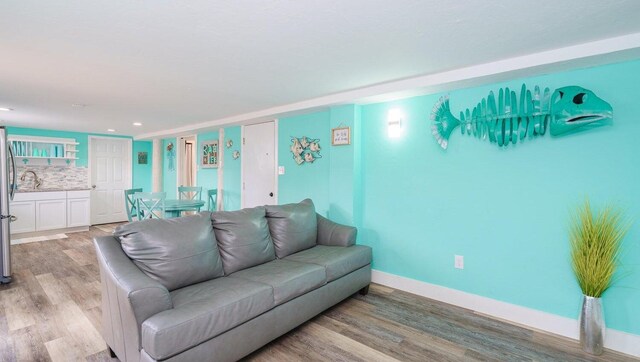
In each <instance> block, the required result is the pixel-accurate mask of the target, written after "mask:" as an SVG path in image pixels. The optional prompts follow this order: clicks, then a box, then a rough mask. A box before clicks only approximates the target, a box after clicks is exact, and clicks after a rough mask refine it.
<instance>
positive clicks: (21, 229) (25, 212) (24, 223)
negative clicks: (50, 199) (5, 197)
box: [9, 201, 36, 234]
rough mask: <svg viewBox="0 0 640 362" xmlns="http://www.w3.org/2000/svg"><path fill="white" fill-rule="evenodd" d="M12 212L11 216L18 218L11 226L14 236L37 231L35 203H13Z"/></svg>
mask: <svg viewBox="0 0 640 362" xmlns="http://www.w3.org/2000/svg"><path fill="white" fill-rule="evenodd" d="M10 210H11V215H13V216H15V217H16V219H15V221H12V222H11V225H10V226H9V227H10V230H11V233H12V234H17V233H28V232H32V231H36V202H35V201H18V202H12V203H11V208H10Z"/></svg>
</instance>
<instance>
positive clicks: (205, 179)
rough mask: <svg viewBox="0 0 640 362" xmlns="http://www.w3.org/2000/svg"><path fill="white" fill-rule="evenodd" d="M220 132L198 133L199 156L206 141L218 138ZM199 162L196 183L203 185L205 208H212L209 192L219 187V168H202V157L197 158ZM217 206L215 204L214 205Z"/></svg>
mask: <svg viewBox="0 0 640 362" xmlns="http://www.w3.org/2000/svg"><path fill="white" fill-rule="evenodd" d="M217 139H218V132H206V133H199V134H198V148H197V151H198V156H200V154H201V153H202V152H201V150H202V146H203V144H204V142H206V141H211V140H217ZM220 147H223V146H220ZM197 162H198V175H197V177H196V185H197V186H201V187H202V199H203V200H205V202H206V204H205V208H208V209H210V206H209V200H208V199H209V196H208V194H207V192H208V191H209V190H213V189H217V188H218V169H217V168H202V160H200V157H198V159H197ZM214 207H215V205H214Z"/></svg>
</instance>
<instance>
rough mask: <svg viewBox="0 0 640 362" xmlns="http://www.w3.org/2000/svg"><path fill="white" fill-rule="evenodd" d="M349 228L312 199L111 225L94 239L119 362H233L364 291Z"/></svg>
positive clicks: (366, 277) (367, 278)
mask: <svg viewBox="0 0 640 362" xmlns="http://www.w3.org/2000/svg"><path fill="white" fill-rule="evenodd" d="M355 240H356V229H355V228H353V227H349V226H344V225H339V224H336V223H334V222H332V221H330V220H328V219H326V218H324V217H322V216H320V215H317V214H316V212H315V209H314V206H313V203H312V202H311V200H304V201H303V202H301V203H298V204H289V205H281V206H264V207H256V208H251V209H243V210H239V211H233V212H229V211H218V212H214V213H209V212H203V213H199V214H197V215H193V216H187V217H181V218H175V219H164V220H159V219H152V220H144V221H139V222H133V223H129V224H124V225H121V226H119V227H118V228H117V229H116V231H115V232H114V235H113V236H108V237H97V238H95V239H94V244H95V247H96V252H97V257H98V261H99V264H100V276H101V282H102V312H103V315H102V321H103V330H102V334H103V337H104V339H105V341H106V342H107V344H108V346H109V349H110V352H111V353H112V355H116V356H117V357H118V358H119V359H120V360H122V361H233V360H238V359H240V358H242V357H244V356H246V355H248V354H249V353H251V352H253V351H255V350H256V349H258V348H260V347H261V346H263V345H265V344H267V343H268V342H270V341H271V340H273V339H275V338H277V337H279V336H281V335H282V334H284V333H286V332H288V331H290V330H291V329H293V328H295V327H296V326H298V325H300V324H302V323H304V322H305V321H307V320H309V319H310V318H312V317H313V316H315V315H317V314H318V313H320V312H322V311H323V310H325V309H327V308H328V307H330V306H332V305H334V304H336V303H338V302H340V301H341V300H343V299H345V298H347V297H349V296H351V295H352V294H354V293H355V292H357V291H360V292H361V293H363V294H366V292H367V290H368V286H369V283H370V282H371V249H370V248H369V247H366V246H361V245H355Z"/></svg>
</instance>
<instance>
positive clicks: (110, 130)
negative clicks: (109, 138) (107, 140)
mask: <svg viewBox="0 0 640 362" xmlns="http://www.w3.org/2000/svg"><path fill="white" fill-rule="evenodd" d="M115 131H116V130H115V129H113V128H109V129H108V130H107V132H115Z"/></svg>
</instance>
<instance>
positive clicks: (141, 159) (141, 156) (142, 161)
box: [138, 152, 148, 165]
mask: <svg viewBox="0 0 640 362" xmlns="http://www.w3.org/2000/svg"><path fill="white" fill-rule="evenodd" d="M147 158H148V153H147V152H138V165H146V164H147Z"/></svg>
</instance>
